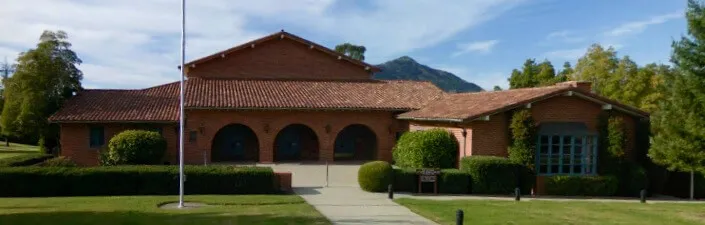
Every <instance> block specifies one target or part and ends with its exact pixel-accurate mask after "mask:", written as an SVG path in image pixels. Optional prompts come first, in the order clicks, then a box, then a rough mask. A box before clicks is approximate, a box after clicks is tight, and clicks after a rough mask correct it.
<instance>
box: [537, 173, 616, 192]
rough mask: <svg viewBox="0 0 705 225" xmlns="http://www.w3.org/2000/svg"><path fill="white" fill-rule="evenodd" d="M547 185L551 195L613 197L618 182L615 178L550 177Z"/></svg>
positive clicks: (547, 190) (547, 178)
mask: <svg viewBox="0 0 705 225" xmlns="http://www.w3.org/2000/svg"><path fill="white" fill-rule="evenodd" d="M545 185H546V193H547V194H549V195H565V196H612V195H614V194H615V193H616V192H617V185H618V180H617V178H616V177H614V176H550V177H546V183H545Z"/></svg>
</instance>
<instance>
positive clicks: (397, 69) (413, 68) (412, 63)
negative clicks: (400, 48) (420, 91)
mask: <svg viewBox="0 0 705 225" xmlns="http://www.w3.org/2000/svg"><path fill="white" fill-rule="evenodd" d="M377 67H379V68H380V69H382V71H381V72H378V73H375V75H374V78H375V79H379V80H419V81H430V82H431V83H433V84H434V85H436V86H437V87H438V88H440V89H443V90H444V91H446V92H457V93H461V92H478V91H483V89H482V88H481V87H480V86H478V85H477V84H474V83H471V82H468V81H466V80H463V79H462V78H460V77H458V76H456V75H455V74H453V73H450V72H447V71H443V70H439V69H435V68H431V67H429V66H426V65H424V64H421V63H418V62H417V61H416V60H414V59H413V58H411V57H409V56H402V57H399V58H397V59H394V60H390V61H387V62H385V63H382V64H379V65H377Z"/></svg>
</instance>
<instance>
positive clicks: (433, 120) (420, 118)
mask: <svg viewBox="0 0 705 225" xmlns="http://www.w3.org/2000/svg"><path fill="white" fill-rule="evenodd" d="M397 119H400V120H413V121H429V122H453V123H459V122H463V119H457V118H430V117H411V116H397Z"/></svg>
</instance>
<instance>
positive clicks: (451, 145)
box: [392, 129, 458, 168]
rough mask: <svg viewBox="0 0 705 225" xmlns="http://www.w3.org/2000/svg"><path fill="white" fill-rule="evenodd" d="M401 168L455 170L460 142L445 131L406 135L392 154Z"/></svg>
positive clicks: (415, 132) (434, 130) (435, 130)
mask: <svg viewBox="0 0 705 225" xmlns="http://www.w3.org/2000/svg"><path fill="white" fill-rule="evenodd" d="M392 155H393V157H394V162H395V165H397V166H399V167H401V168H455V166H456V162H457V159H458V142H457V140H456V139H455V137H454V136H453V135H452V134H450V133H449V132H448V131H446V130H443V129H430V130H423V131H412V132H406V133H404V134H403V135H402V136H401V137H400V138H399V141H397V144H396V145H395V146H394V150H393V152H392Z"/></svg>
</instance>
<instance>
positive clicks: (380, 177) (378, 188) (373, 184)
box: [357, 161, 394, 192]
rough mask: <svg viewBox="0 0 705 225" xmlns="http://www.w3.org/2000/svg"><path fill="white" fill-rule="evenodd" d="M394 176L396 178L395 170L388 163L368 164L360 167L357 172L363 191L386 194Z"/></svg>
mask: <svg viewBox="0 0 705 225" xmlns="http://www.w3.org/2000/svg"><path fill="white" fill-rule="evenodd" d="M392 176H394V170H393V169H392V165H390V164H389V163H388V162H385V161H374V162H368V163H365V164H363V165H362V166H360V169H359V170H358V171H357V182H358V183H359V184H360V188H362V190H365V191H369V192H384V191H387V186H389V184H391V183H392V179H393V177H392Z"/></svg>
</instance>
